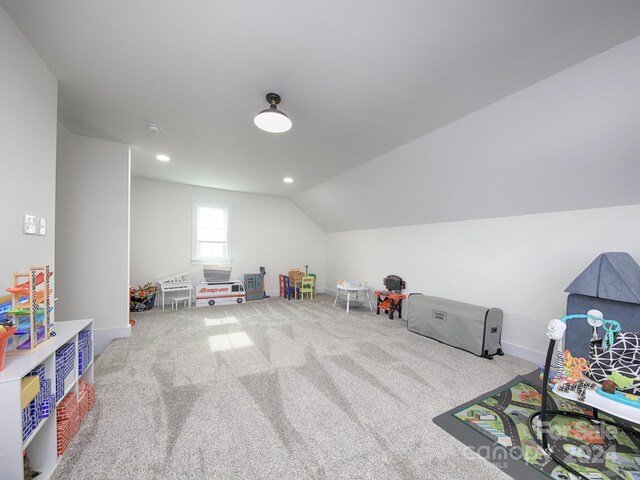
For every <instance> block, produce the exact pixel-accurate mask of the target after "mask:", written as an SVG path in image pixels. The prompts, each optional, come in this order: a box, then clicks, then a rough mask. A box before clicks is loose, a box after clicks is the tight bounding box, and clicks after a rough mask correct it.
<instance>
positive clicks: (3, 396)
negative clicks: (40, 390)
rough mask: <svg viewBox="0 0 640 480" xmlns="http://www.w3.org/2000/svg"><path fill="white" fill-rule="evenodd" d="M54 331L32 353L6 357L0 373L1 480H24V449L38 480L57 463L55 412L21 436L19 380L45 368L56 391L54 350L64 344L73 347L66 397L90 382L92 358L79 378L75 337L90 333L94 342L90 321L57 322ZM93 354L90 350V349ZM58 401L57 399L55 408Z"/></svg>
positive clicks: (43, 479) (91, 322) (47, 474)
mask: <svg viewBox="0 0 640 480" xmlns="http://www.w3.org/2000/svg"><path fill="white" fill-rule="evenodd" d="M53 330H54V331H55V333H56V335H55V337H52V338H51V339H50V341H48V342H47V343H46V344H44V345H42V346H41V347H40V348H39V349H38V350H36V351H35V352H33V353H31V354H26V355H16V356H13V357H7V358H6V360H5V367H4V370H2V371H1V372H0V434H1V436H2V447H1V448H0V478H1V479H3V480H24V467H23V455H22V453H23V451H25V450H26V453H27V456H28V458H29V465H30V466H31V468H32V469H33V470H35V471H38V472H41V473H40V475H38V476H37V477H36V478H37V479H38V480H45V479H48V478H49V477H50V476H51V475H52V474H53V471H54V470H55V468H56V465H57V464H58V450H57V425H56V409H55V408H51V411H50V414H49V416H48V417H46V418H43V419H41V420H40V422H39V423H38V425H37V426H36V427H35V429H33V431H32V432H31V433H30V434H29V436H28V437H27V438H25V439H24V440H23V435H22V432H23V430H22V428H23V426H22V407H21V394H22V378H23V377H25V376H26V375H28V374H29V373H30V372H31V371H32V370H33V369H35V368H36V367H38V366H39V365H44V377H45V378H47V379H50V381H51V390H52V393H53V394H54V395H55V392H56V383H55V382H56V365H55V360H56V351H57V350H59V349H61V348H63V347H64V345H65V344H68V343H73V344H74V346H75V361H74V367H73V371H71V372H70V373H69V374H68V375H67V376H66V378H65V379H64V380H63V381H64V392H65V395H66V394H67V393H68V392H71V391H75V393H76V394H78V381H79V380H80V379H82V380H83V381H84V382H86V383H87V384H92V383H93V355H92V356H91V358H89V359H84V362H83V363H84V365H83V367H84V371H83V372H82V375H79V365H78V361H79V359H78V334H79V333H80V332H81V331H83V330H84V331H87V330H88V331H91V336H90V338H91V342H93V320H92V319H88V320H69V321H58V322H56V323H55V325H54V328H53ZM91 351H93V348H91ZM60 401H61V398H56V402H55V403H56V406H57V405H58V404H59V403H60Z"/></svg>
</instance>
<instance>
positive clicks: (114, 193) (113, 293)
mask: <svg viewBox="0 0 640 480" xmlns="http://www.w3.org/2000/svg"><path fill="white" fill-rule="evenodd" d="M129 186H130V156H129V146H128V145H123V144H120V143H114V142H107V141H105V140H97V139H95V138H88V137H80V136H77V135H64V136H61V137H60V138H59V145H58V170H57V192H56V215H57V222H58V229H57V232H56V268H57V272H56V276H57V277H58V278H57V280H58V281H57V285H56V286H57V289H56V297H58V298H59V300H58V302H57V303H56V310H57V319H58V320H60V319H65V320H73V319H79V318H93V319H94V320H95V323H94V327H95V348H96V352H97V353H101V352H102V350H103V349H104V348H105V347H106V345H108V343H109V342H110V341H111V340H112V339H113V338H117V337H123V336H128V335H129V333H130V327H129Z"/></svg>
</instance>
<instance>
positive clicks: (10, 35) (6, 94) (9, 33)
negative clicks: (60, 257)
mask: <svg viewBox="0 0 640 480" xmlns="http://www.w3.org/2000/svg"><path fill="white" fill-rule="evenodd" d="M57 92H58V81H57V80H56V78H55V77H54V76H53V74H52V73H51V72H50V71H49V69H48V68H47V66H46V65H45V64H44V62H43V61H42V60H41V59H40V57H39V56H38V54H37V53H36V51H35V50H34V49H33V47H31V45H30V44H29V42H28V41H27V40H26V39H25V37H24V36H23V35H22V33H21V32H20V30H19V29H18V27H16V25H15V24H14V23H13V21H12V20H11V19H10V18H9V16H8V15H7V13H6V12H5V10H4V9H3V8H2V7H0V165H2V170H1V175H2V187H1V188H0V225H1V226H2V227H1V228H0V231H1V232H2V234H0V296H2V292H3V291H4V289H5V288H6V287H9V286H11V281H12V273H13V272H14V271H19V272H25V271H26V269H27V268H28V267H29V265H46V264H49V265H51V267H52V268H53V269H54V270H55V265H54V238H55V235H54V234H55V230H56V225H55V223H56V218H55V209H54V205H55V180H56V178H55V176H56V121H57V120H56V119H57V115H56V110H57V101H58V93H57ZM25 213H28V214H31V215H36V216H38V217H42V218H45V219H46V220H47V230H48V231H47V234H46V236H33V235H25V234H23V233H22V222H23V215H24V214H25ZM53 280H54V282H55V276H54V278H53Z"/></svg>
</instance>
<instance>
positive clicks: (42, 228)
mask: <svg viewBox="0 0 640 480" xmlns="http://www.w3.org/2000/svg"><path fill="white" fill-rule="evenodd" d="M37 220H38V235H46V234H47V220H46V218H38V219H37Z"/></svg>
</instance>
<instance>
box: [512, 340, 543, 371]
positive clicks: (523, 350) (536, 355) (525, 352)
mask: <svg viewBox="0 0 640 480" xmlns="http://www.w3.org/2000/svg"><path fill="white" fill-rule="evenodd" d="M502 351H503V352H504V353H508V354H509V355H513V356H514V357H518V358H522V359H524V360H529V361H530V362H534V363H536V364H538V365H541V364H543V363H544V360H545V354H544V353H543V352H538V351H537V350H531V349H530V348H527V347H523V346H521V345H516V344H515V343H509V342H505V341H502Z"/></svg>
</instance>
